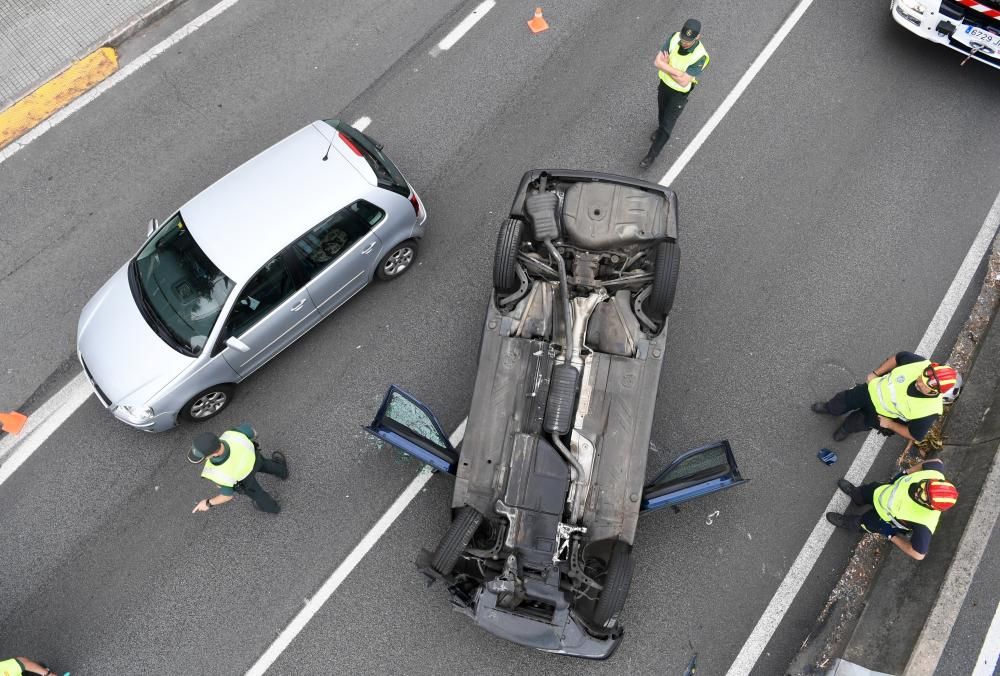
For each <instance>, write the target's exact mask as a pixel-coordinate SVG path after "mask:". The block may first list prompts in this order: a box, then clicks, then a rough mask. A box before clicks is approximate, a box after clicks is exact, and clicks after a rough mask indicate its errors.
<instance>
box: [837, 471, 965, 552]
mask: <svg viewBox="0 0 1000 676" xmlns="http://www.w3.org/2000/svg"><path fill="white" fill-rule="evenodd" d="M943 470H944V463H943V462H941V461H940V460H925V461H924V462H922V463H920V464H919V465H914V466H913V467H911V468H910V469H909V470H907V471H906V472H904V473H900V474H898V475H897V476H896V477H895V478H894V479H893V481H892V482H890V483H887V484H880V483H878V482H876V483H870V484H865V485H864V486H860V487H858V486H855V485H854V484H852V483H851V482H850V481H848V480H847V479H840V480H838V481H837V488H839V489H840V490H842V491H843V492H844V493H847V494H848V495H849V496H851V501H852V502H853V503H854V504H855V505H858V506H859V507H863V506H866V505H871V506H873V507H874V509H869V510H867V511H866V512H864V513H863V514H860V515H853V516H848V515H846V514H837V513H836V512H827V514H826V520H827V521H829V522H830V523H832V524H833V525H834V526H836V527H837V528H846V529H847V530H853V531H858V532H867V533H877V534H879V535H885V536H886V537H888V538H889V540H890V541H891V542H892V544H894V545H896V546H897V547H899V548H900V549H901V550H902V551H903V552H905V553H906V555H907V556H910V557H912V558H914V559H916V560H917V561H920V560H921V559H923V558H924V557H925V556H926V555H927V550H928V549H930V546H931V536H932V535H933V534H934V529H935V528H937V524H938V519H940V518H941V512H943V511H945V510H947V509H951V508H952V507H954V506H955V503H956V502H957V501H958V490H957V489H956V488H955V486H954V485H953V484H951V483H949V482H948V481H946V480H945V478H944V473H943ZM906 536H909V539H907V537H906Z"/></svg>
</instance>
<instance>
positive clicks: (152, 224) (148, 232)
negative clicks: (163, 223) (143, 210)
mask: <svg viewBox="0 0 1000 676" xmlns="http://www.w3.org/2000/svg"><path fill="white" fill-rule="evenodd" d="M158 227H160V222H159V221H158V220H156V219H155V218H151V219H149V225H147V226H146V237H149V236H150V235H152V234H153V231H154V230H156V229H157V228H158Z"/></svg>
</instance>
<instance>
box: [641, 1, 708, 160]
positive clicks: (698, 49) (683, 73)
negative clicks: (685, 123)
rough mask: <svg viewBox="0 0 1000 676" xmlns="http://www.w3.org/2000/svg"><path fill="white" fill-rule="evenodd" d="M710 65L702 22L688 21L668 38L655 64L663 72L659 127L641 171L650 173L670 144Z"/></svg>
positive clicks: (658, 89)
mask: <svg viewBox="0 0 1000 676" xmlns="http://www.w3.org/2000/svg"><path fill="white" fill-rule="evenodd" d="M708 61H709V57H708V52H707V51H705V45H703V44H701V22H700V21H698V20H697V19H688V20H687V21H685V22H684V26H683V27H682V28H681V29H680V31H678V32H677V33H674V34H673V35H671V36H670V37H669V38H667V41H666V42H665V43H663V47H662V48H661V49H660V51H659V52H657V53H656V58H655V59H653V63H654V64H655V65H656V67H657V69H658V70H659V71H660V84H659V86H658V87H657V90H656V104H657V109H658V112H659V116H658V118H657V119H658V126H657V127H656V131H654V132H653V135H652V136H650V137H649V140H650V141H652V143H653V145H651V146H650V147H649V152H647V153H646V156H645V157H643V158H642V160H641V161H640V162H639V166H640V167H641V168H642V169H648V168H649V165H651V164H652V163H653V160H655V159H656V156H657V155H659V154H660V151H661V150H663V146H665V145H666V144H667V141H668V140H669V139H670V132H671V131H673V129H674V124H675V123H676V122H677V118H678V117H680V114H681V111H683V110H684V106H685V105H687V100H688V96H690V95H691V91H692V90H693V89H694V87H695V85H696V84H698V76H699V75H701V73H702V71H704V70H705V68H706V66H708Z"/></svg>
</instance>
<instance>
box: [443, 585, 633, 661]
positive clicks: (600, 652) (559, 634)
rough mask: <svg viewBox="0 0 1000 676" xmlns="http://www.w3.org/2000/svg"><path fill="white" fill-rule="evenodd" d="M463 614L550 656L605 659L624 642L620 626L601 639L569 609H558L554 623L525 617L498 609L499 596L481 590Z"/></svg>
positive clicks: (508, 638) (463, 610)
mask: <svg viewBox="0 0 1000 676" xmlns="http://www.w3.org/2000/svg"><path fill="white" fill-rule="evenodd" d="M461 611H462V612H464V613H466V614H468V615H469V616H470V617H472V619H473V620H475V622H476V624H477V625H479V626H480V627H482V628H483V629H485V630H486V631H488V632H490V633H491V634H493V635H494V636H499V637H500V638H503V639H507V640H508V641H513V642H514V643H518V644H520V645H523V646H525V647H528V648H534V649H536V650H541V651H544V652H547V653H555V654H558V655H568V656H570V657H582V658H585V659H591V660H606V659H608V658H609V657H611V656H612V655H613V654H614V652H615V650H617V649H618V645H619V644H620V643H621V640H622V636H623V635H624V633H625V632H624V631H623V630H622V629H621V628H620V627H619V628H618V629H616V630H615V631H613V632H611V633H609V634H608V635H606V636H604V637H598V636H595V635H593V634H591V633H590V632H588V631H587V629H586V628H585V627H584V626H583V623H582V622H580V620H579V619H578V618H577V617H575V615H574V614H573V612H572V611H571V610H570V609H569V608H568V607H563V608H560V609H557V610H556V612H555V614H554V616H553V618H552V621H551V622H546V621H543V620H539V619H535V618H531V617H526V616H524V615H519V614H517V613H514V612H511V611H508V610H505V609H503V608H498V607H497V595H496V594H495V593H493V592H491V591H489V590H488V589H486V588H485V587H484V588H480V590H479V592H478V593H477V595H476V598H475V601H474V602H473V604H472V606H471V607H469V608H462V609H461Z"/></svg>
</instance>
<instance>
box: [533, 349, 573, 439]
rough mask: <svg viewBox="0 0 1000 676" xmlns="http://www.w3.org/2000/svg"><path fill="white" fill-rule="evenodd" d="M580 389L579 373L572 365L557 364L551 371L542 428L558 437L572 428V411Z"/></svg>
mask: <svg viewBox="0 0 1000 676" xmlns="http://www.w3.org/2000/svg"><path fill="white" fill-rule="evenodd" d="M579 389H580V372H579V371H577V370H576V368H575V367H574V366H573V365H572V364H558V365H557V366H555V367H554V368H553V369H552V375H551V377H550V380H549V396H548V399H547V400H546V401H545V419H544V420H543V421H542V427H543V428H544V429H545V431H546V432H548V433H550V434H551V433H553V432H554V433H556V434H558V435H559V436H562V435H563V434H566V433H567V432H569V431H570V430H571V429H572V428H573V411H574V409H575V408H576V393H577V390H579Z"/></svg>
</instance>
